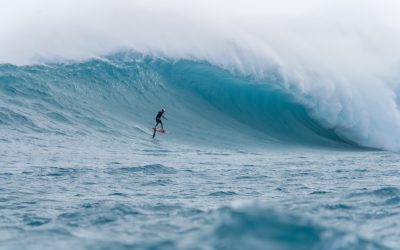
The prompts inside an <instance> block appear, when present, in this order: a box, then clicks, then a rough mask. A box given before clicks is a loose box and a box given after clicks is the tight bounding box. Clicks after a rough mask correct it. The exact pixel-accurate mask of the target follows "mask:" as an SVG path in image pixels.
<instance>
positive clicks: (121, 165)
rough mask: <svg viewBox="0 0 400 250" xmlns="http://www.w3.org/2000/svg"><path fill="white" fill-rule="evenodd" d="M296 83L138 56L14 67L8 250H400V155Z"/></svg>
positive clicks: (5, 105) (1, 221)
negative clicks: (334, 117) (159, 125)
mask: <svg viewBox="0 0 400 250" xmlns="http://www.w3.org/2000/svg"><path fill="white" fill-rule="evenodd" d="M286 83H287V81H286V80H285V79H284V77H283V76H282V74H279V72H275V73H274V72H272V73H270V74H267V77H264V78H262V79H260V78H257V77H252V76H251V75H248V74H242V73H240V72H237V71H234V70H227V69H224V68H222V67H218V66H215V65H212V64H210V63H208V62H206V61H199V60H184V59H182V60H169V59H164V58H160V57H153V56H145V55H142V54H140V53H136V52H123V53H116V54H112V55H110V56H107V57H102V58H97V59H89V60H83V61H69V62H63V63H61V62H59V63H46V64H33V65H27V66H16V65H13V64H1V65H0V135H1V136H0V249H207V250H208V249H305V250H309V249H329V250H334V249H335V250H338V249H400V168H399V161H400V155H399V154H398V153H397V152H396V150H395V149H394V150H382V149H385V147H382V146H381V145H382V144H379V143H378V144H376V147H374V145H373V142H369V141H368V140H367V139H365V138H367V137H362V136H360V135H353V134H352V135H353V136H349V134H351V133H353V132H354V131H358V130H359V127H356V128H355V129H353V128H351V127H343V126H342V125H340V124H343V123H340V122H338V123H337V124H336V125H332V124H330V123H329V122H327V120H328V119H322V118H321V114H326V113H324V112H325V111H326V110H325V111H324V112H321V113H320V114H317V113H316V111H315V106H313V105H310V100H311V99H312V98H313V96H306V97H304V96H303V97H301V98H303V99H301V98H299V96H300V95H296V93H297V92H296V91H297V90H296V89H294V90H293V89H292V88H291V87H290V86H287V85H285V84H286ZM314 97H315V96H314ZM312 103H316V102H312ZM161 108H165V109H166V113H165V116H166V117H167V118H168V120H165V121H164V124H165V125H164V126H165V127H166V129H167V133H166V134H160V133H157V134H156V137H155V139H152V138H151V135H152V131H151V128H152V126H154V123H155V121H154V119H155V118H154V117H155V115H156V113H157V111H158V110H159V109H161ZM313 108H314V109H313ZM354 133H356V132H354ZM371 133H372V132H371ZM394 137H395V136H394V135H393V138H394ZM355 138H361V139H359V140H357V139H355ZM363 138H364V139H363ZM385 145H389V146H387V147H389V148H390V145H394V144H390V143H389V144H385ZM386 149H387V148H386Z"/></svg>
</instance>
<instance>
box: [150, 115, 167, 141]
mask: <svg viewBox="0 0 400 250" xmlns="http://www.w3.org/2000/svg"><path fill="white" fill-rule="evenodd" d="M164 113H165V109H161V110H160V111H159V112H158V113H157V116H156V125H155V126H154V132H153V138H154V136H155V135H156V131H157V126H158V124H161V131H159V132H162V133H164V126H163V123H162V121H161V118H164V119H165V120H168V119H167V117H165V116H164Z"/></svg>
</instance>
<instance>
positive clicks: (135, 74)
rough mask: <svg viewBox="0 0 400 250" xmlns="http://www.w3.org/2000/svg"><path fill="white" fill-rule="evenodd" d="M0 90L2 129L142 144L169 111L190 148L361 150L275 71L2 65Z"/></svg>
mask: <svg viewBox="0 0 400 250" xmlns="http://www.w3.org/2000/svg"><path fill="white" fill-rule="evenodd" d="M0 83H1V84H0V95H1V96H2V98H1V107H2V108H1V109H0V123H1V124H2V128H3V129H5V128H7V129H10V130H18V131H34V132H40V133H62V134H65V135H78V134H91V133H94V132H100V133H104V134H110V135H114V136H117V135H124V136H129V137H131V138H132V137H134V138H141V139H144V138H147V136H148V133H149V131H147V128H146V127H149V128H150V127H151V126H152V125H153V120H154V117H153V116H154V114H155V112H156V111H157V110H158V109H159V108H160V107H165V108H166V109H167V110H168V111H167V113H168V114H169V115H171V116H172V120H171V121H169V122H170V124H169V126H170V128H171V129H172V131H174V129H175V132H176V133H174V134H175V137H177V139H184V140H186V141H193V140H194V141H195V140H196V138H197V139H198V140H200V141H201V140H204V141H207V140H208V138H216V140H218V139H220V140H222V137H221V136H223V135H225V138H223V139H224V140H231V141H240V140H241V139H242V138H243V136H247V137H249V138H253V139H252V140H254V141H258V140H261V141H264V142H267V143H275V144H289V143H290V144H300V145H311V146H333V147H351V146H355V145H357V143H358V142H357V141H352V140H351V139H352V138H351V137H350V138H347V137H345V136H342V135H341V134H340V133H338V130H337V129H336V128H335V127H333V128H332V127H327V126H324V124H323V123H322V122H321V121H319V120H318V119H316V118H315V117H314V116H313V115H312V112H313V110H312V109H310V108H309V107H308V106H307V105H304V103H301V102H299V101H298V98H296V96H294V95H293V93H292V92H291V90H290V89H289V90H288V89H285V88H284V87H283V84H284V81H283V80H282V77H281V76H280V75H279V73H278V72H272V73H271V75H270V76H269V78H268V79H263V80H257V79H254V78H252V77H251V76H246V75H241V74H238V73H235V72H231V71H227V70H224V69H222V68H219V67H216V66H213V65H211V64H209V63H206V62H198V61H189V60H180V61H171V60H166V59H161V58H154V57H147V56H142V55H139V54H135V53H120V54H116V55H113V56H110V57H108V58H104V59H102V60H89V61H86V62H71V63H63V64H52V65H44V66H43V65H42V66H40V65H34V66H22V67H18V66H14V65H1V66H0ZM207 137H208V138H207ZM204 138H205V139H204ZM361 145H362V144H361Z"/></svg>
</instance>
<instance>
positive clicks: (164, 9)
mask: <svg viewBox="0 0 400 250" xmlns="http://www.w3.org/2000/svg"><path fill="white" fill-rule="evenodd" d="M211 6H212V8H211ZM1 10H2V11H1V15H0V16H1V17H0V21H1V22H2V23H7V24H9V25H4V26H2V27H1V28H0V48H1V50H0V62H2V63H13V64H18V65H24V64H38V63H39V64H40V63H49V62H60V61H63V60H87V59H89V58H93V57H103V56H105V55H108V54H112V53H115V52H117V51H121V50H127V49H129V50H130V49H131V50H134V51H136V52H138V53H140V54H143V55H150V56H153V57H159V58H167V59H168V60H172V61H181V60H188V61H195V62H199V61H200V62H204V61H205V62H207V63H209V64H211V65H214V66H217V67H219V68H221V69H225V70H228V71H230V72H231V73H232V74H239V75H241V76H243V77H250V78H252V79H254V80H255V81H256V82H257V83H258V84H260V85H274V86H275V87H276V86H277V87H279V88H280V89H283V90H284V92H285V93H286V94H287V95H289V96H291V97H292V98H293V99H294V100H295V102H296V103H298V104H299V105H301V106H303V107H304V108H305V110H306V111H307V113H308V114H309V115H310V117H311V118H313V119H315V120H316V121H318V122H319V124H320V125H321V126H323V127H324V128H326V129H330V130H333V131H334V132H335V134H337V135H338V136H339V137H341V138H344V139H346V140H349V141H353V142H356V143H357V144H359V145H362V146H367V147H375V148H383V149H391V150H398V149H400V132H398V131H400V130H399V129H400V115H399V110H398V101H397V100H398V98H397V89H398V87H399V84H398V83H399V80H398V79H399V67H398V65H399V58H400V46H399V44H400V32H399V31H400V22H399V20H398V19H399V17H398V15H397V13H398V11H399V10H400V4H399V3H398V2H397V1H384V2H380V3H379V5H377V4H376V2H375V1H372V0H371V1H353V2H351V3H348V2H346V1H325V2H324V3H321V2H319V1H311V0H310V1H302V2H301V3H300V2H296V3H293V2H292V1H272V0H270V1H250V2H249V1H235V2H229V1H218V2H216V3H215V2H204V1H201V2H200V1H198V2H190V3H188V2H185V1H163V2H160V1H135V2H131V1H126V0H119V1H112V2H111V1H104V0H103V1H85V2H81V1H57V3H54V2H52V1H46V0H43V1H38V2H35V3H30V2H28V1H3V2H2V3H1ZM271 75H278V76H279V78H280V79H281V80H280V81H269V80H268V79H270V78H271ZM186 79H188V78H186ZM198 84H201V82H199V83H198ZM218 84H220V82H218V81H216V82H215V85H218Z"/></svg>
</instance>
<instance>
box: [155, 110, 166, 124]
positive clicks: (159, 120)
mask: <svg viewBox="0 0 400 250" xmlns="http://www.w3.org/2000/svg"><path fill="white" fill-rule="evenodd" d="M163 114H164V111H160V112H158V113H157V116H156V127H157V125H158V124H159V123H161V124H162V121H161V116H162V115H163Z"/></svg>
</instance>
